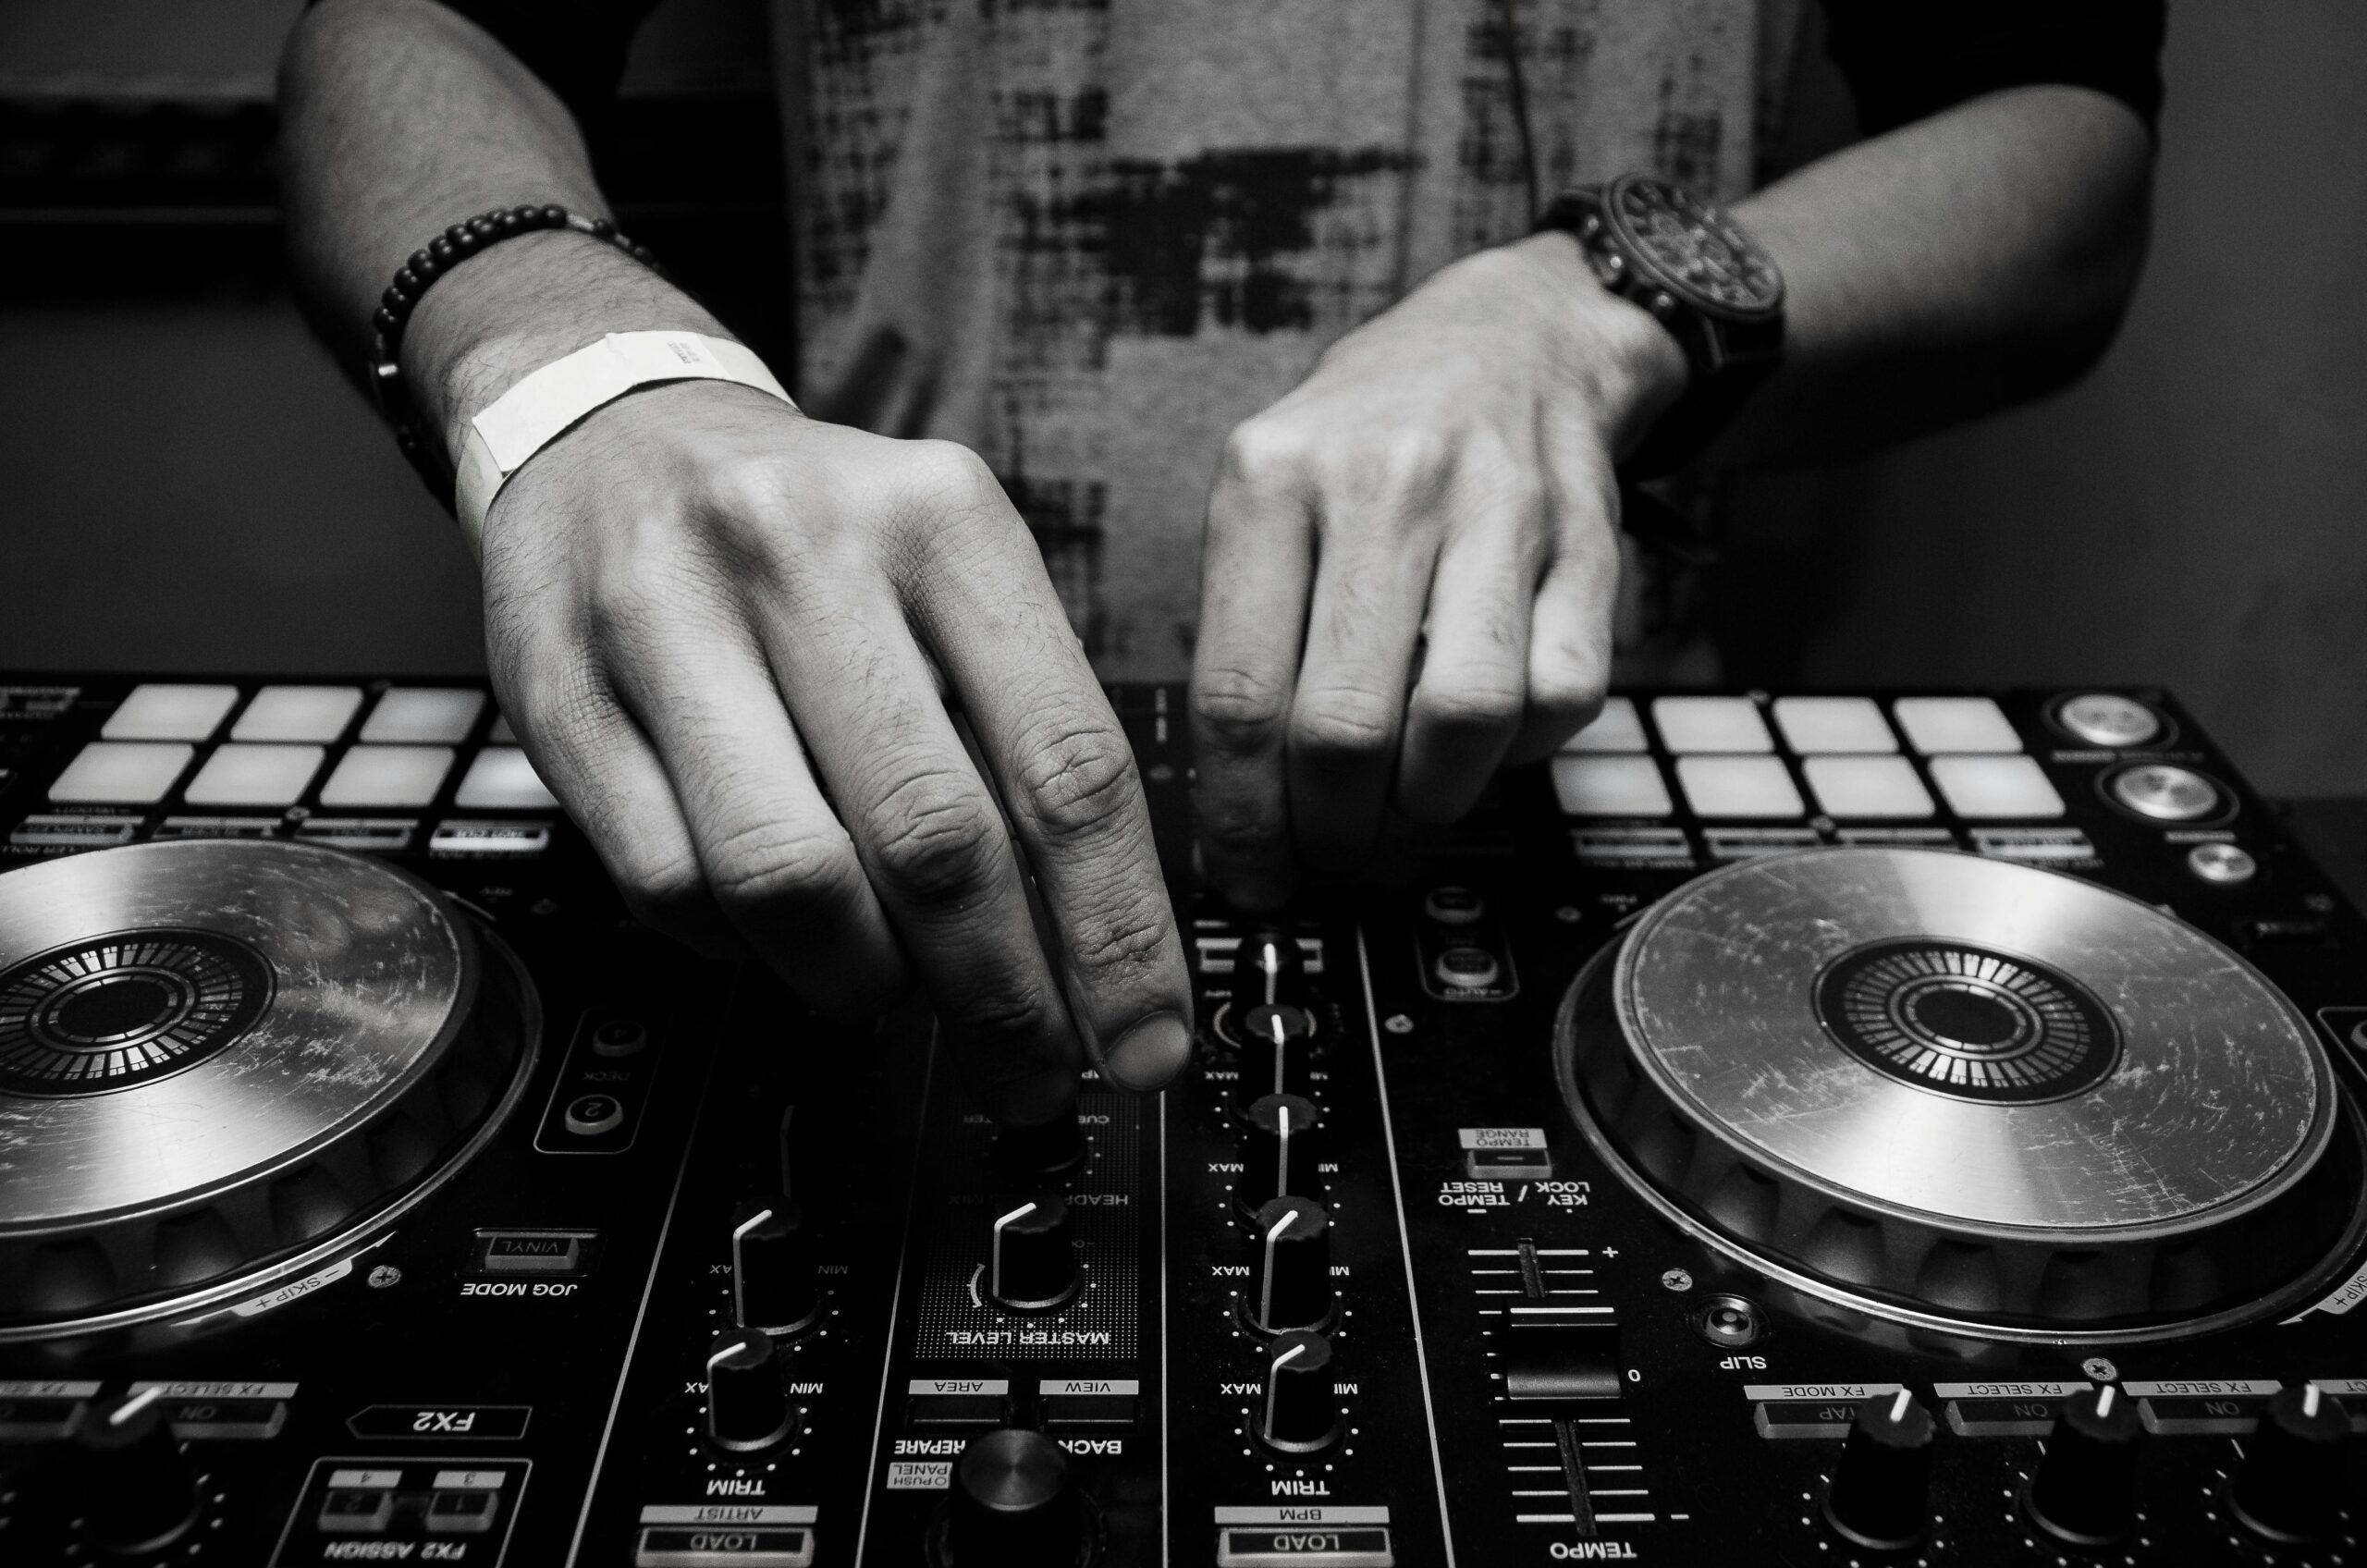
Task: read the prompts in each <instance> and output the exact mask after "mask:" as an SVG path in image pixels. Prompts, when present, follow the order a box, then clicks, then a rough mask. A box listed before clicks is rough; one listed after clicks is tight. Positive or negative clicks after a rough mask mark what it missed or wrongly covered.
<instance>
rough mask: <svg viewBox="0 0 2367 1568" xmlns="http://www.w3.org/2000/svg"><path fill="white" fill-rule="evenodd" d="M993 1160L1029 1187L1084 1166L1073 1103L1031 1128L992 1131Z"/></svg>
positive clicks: (1082, 1147)
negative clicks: (1036, 1182) (993, 1142)
mask: <svg viewBox="0 0 2367 1568" xmlns="http://www.w3.org/2000/svg"><path fill="white" fill-rule="evenodd" d="M995 1158H996V1160H997V1161H998V1162H999V1163H1000V1164H1001V1166H1002V1168H1003V1169H1004V1170H1007V1171H1009V1172H1010V1173H1011V1174H1012V1175H1013V1176H1017V1177H1020V1178H1022V1179H1023V1180H1024V1181H1026V1182H1030V1183H1031V1184H1032V1183H1033V1182H1035V1181H1036V1180H1039V1179H1041V1178H1043V1177H1046V1176H1061V1175H1065V1174H1066V1173H1067V1172H1069V1171H1072V1170H1075V1169H1076V1168H1077V1167H1078V1166H1079V1165H1082V1164H1083V1163H1085V1134H1084V1133H1083V1132H1082V1131H1081V1130H1080V1129H1079V1128H1078V1126H1077V1123H1076V1102H1075V1101H1074V1100H1071V1101H1070V1102H1069V1103H1068V1104H1067V1105H1066V1106H1064V1107H1062V1108H1061V1111H1060V1114H1058V1115H1057V1116H1054V1117H1053V1118H1052V1119H1051V1120H1050V1121H1046V1122H1044V1123H1042V1124H1041V1125H1039V1126H1035V1127H1001V1128H998V1129H996V1131H995Z"/></svg>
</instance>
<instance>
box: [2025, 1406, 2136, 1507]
mask: <svg viewBox="0 0 2367 1568" xmlns="http://www.w3.org/2000/svg"><path fill="white" fill-rule="evenodd" d="M2144 1440H2145V1427H2144V1424H2143V1423H2142V1422H2141V1421H2140V1420H2139V1419H2138V1415H2137V1403H2136V1402H2135V1401H2134V1400H2131V1399H2130V1398H2129V1397H2128V1395H2126V1394H2124V1393H2122V1392H2121V1391H2120V1390H2119V1389H2117V1388H2116V1387H2114V1386H2113V1385H2111V1384H2109V1383H2107V1384H2105V1385H2104V1386H2103V1388H2101V1389H2093V1390H2089V1391H2088V1392H2086V1393H2081V1394H2074V1395H2072V1396H2071V1398H2070V1399H2069V1400H2067V1401H2066V1402H2065V1403H2064V1406H2063V1414H2062V1415H2058V1416H2056V1417H2055V1418H2054V1430H2053V1431H2052V1432H2050V1433H2049V1434H2048V1435H2047V1439H2046V1457H2045V1458H2044V1459H2042V1460H2041V1461H2040V1462H2039V1466H2038V1474H2037V1475H2035V1476H2031V1477H2030V1493H2029V1496H2028V1499H2027V1501H2028V1504H2029V1508H2030V1518H2031V1520H2032V1521H2033V1522H2034V1523H2035V1524H2037V1525H2038V1526H2039V1527H2040V1528H2041V1529H2042V1530H2044V1531H2045V1532H2046V1533H2047V1534H2049V1535H2051V1536H2054V1537H2058V1538H2059V1539H2062V1540H2067V1541H2069V1542H2070V1543H2071V1544H2073V1545H2074V1546H2108V1545H2110V1544H2111V1543H2112V1542H2114V1541H2116V1540H2118V1539H2120V1537H2123V1536H2125V1535H2127V1534H2128V1532H2129V1530H2130V1528H2131V1527H2132V1526H2134V1525H2135V1524H2136V1523H2137V1455H2138V1452H2139V1447H2140V1444H2142V1443H2143V1442H2144Z"/></svg>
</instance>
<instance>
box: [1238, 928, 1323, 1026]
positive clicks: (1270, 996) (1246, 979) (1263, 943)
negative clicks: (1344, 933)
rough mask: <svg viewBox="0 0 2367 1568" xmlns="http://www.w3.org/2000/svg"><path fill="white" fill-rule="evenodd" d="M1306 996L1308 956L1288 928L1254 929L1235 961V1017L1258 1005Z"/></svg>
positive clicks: (1262, 1005)
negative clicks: (1301, 950)
mask: <svg viewBox="0 0 2367 1568" xmlns="http://www.w3.org/2000/svg"><path fill="white" fill-rule="evenodd" d="M1304 998H1306V955H1305V954H1304V953H1302V952H1300V951H1299V946H1298V938H1296V937H1293V936H1292V935H1290V933H1288V932H1286V931H1272V930H1266V931H1252V932H1250V933H1249V935H1247V936H1246V937H1243V938H1241V947H1240V949H1239V950H1238V951H1237V952H1235V953H1234V954H1233V1013H1234V1016H1236V1017H1238V1016H1240V1015H1241V1014H1242V1013H1245V1012H1246V1011H1249V1010H1250V1009H1251V1008H1255V1007H1271V1006H1273V1005H1275V1004H1277V1003H1282V1002H1296V1001H1300V1000H1302V999H1304Z"/></svg>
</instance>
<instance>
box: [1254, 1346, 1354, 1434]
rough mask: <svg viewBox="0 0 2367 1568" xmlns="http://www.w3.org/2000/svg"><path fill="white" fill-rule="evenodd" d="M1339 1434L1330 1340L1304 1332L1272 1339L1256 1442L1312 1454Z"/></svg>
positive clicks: (1258, 1408)
mask: <svg viewBox="0 0 2367 1568" xmlns="http://www.w3.org/2000/svg"><path fill="white" fill-rule="evenodd" d="M1339 1435H1340V1402H1339V1400H1338V1399H1337V1398H1336V1397H1335V1396H1334V1395H1333V1393H1332V1390H1331V1341H1330V1340H1327V1339H1325V1338H1324V1337H1323V1336H1322V1335H1320V1334H1312V1333H1308V1332H1306V1330H1305V1329H1299V1330H1295V1331H1294V1332H1292V1333H1288V1334H1283V1335H1281V1336H1279V1337H1278V1338H1276V1340H1275V1341H1274V1342H1273V1345H1272V1346H1271V1348H1270V1349H1269V1352H1268V1354H1267V1359H1266V1397H1265V1401H1264V1403H1261V1404H1260V1405H1259V1406H1258V1407H1257V1439H1258V1440H1259V1441H1260V1442H1263V1443H1264V1444H1265V1445H1266V1446H1267V1447H1269V1448H1273V1449H1280V1450H1281V1451H1282V1452H1284V1453H1313V1452H1316V1451H1318V1449H1325V1448H1329V1447H1331V1444H1332V1442H1333V1441H1334V1440H1335V1439H1338V1437H1339Z"/></svg>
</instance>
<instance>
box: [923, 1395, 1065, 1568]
mask: <svg viewBox="0 0 2367 1568" xmlns="http://www.w3.org/2000/svg"><path fill="white" fill-rule="evenodd" d="M1084 1540H1085V1505H1084V1504H1083V1503H1082V1502H1081V1501H1079V1500H1078V1498H1077V1490H1076V1480H1075V1478H1074V1477H1073V1476H1072V1475H1070V1473H1069V1456H1068V1454H1067V1453H1066V1452H1063V1451H1062V1450H1061V1445H1060V1444H1058V1443H1056V1442H1054V1441H1053V1440H1052V1439H1049V1438H1048V1437H1046V1436H1045V1435H1044V1434H1043V1433H1041V1432H1029V1431H1023V1430H1019V1429H1016V1428H1012V1427H1004V1428H1002V1429H1000V1430H999V1431H993V1432H984V1433H981V1434H980V1435H978V1436H977V1437H975V1438H973V1439H970V1443H969V1446H968V1447H966V1448H964V1449H963V1451H962V1457H961V1458H960V1459H959V1460H957V1461H955V1462H954V1465H953V1488H952V1495H951V1496H950V1497H949V1498H948V1499H947V1506H946V1518H945V1561H946V1563H947V1568H1069V1565H1070V1564H1072V1563H1073V1562H1076V1560H1077V1558H1078V1556H1079V1555H1080V1551H1081V1549H1082V1547H1083V1545H1084Z"/></svg>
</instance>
